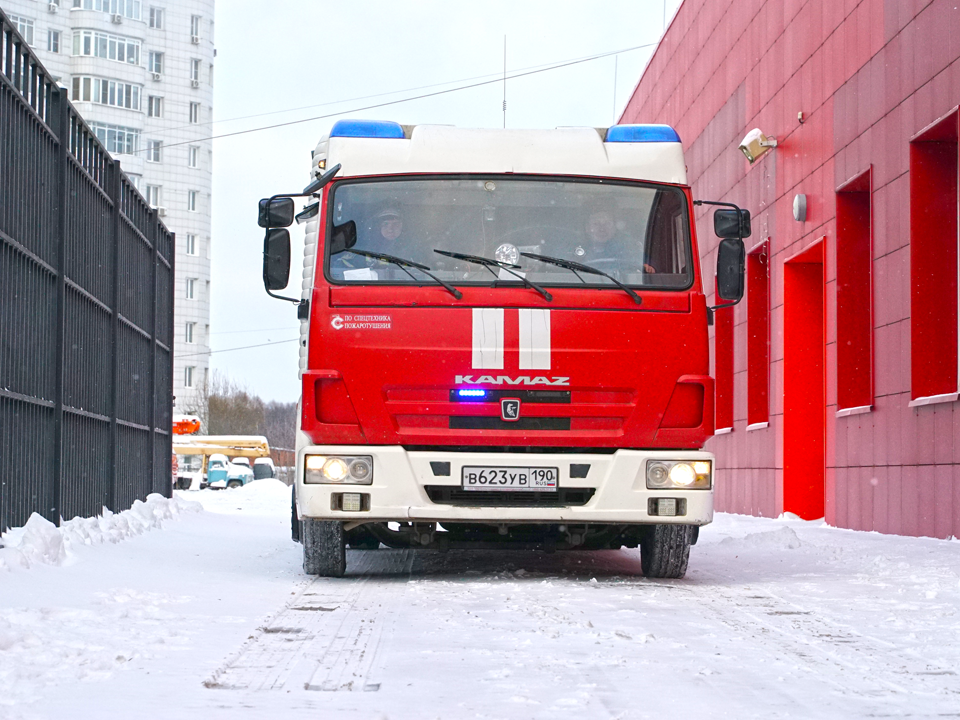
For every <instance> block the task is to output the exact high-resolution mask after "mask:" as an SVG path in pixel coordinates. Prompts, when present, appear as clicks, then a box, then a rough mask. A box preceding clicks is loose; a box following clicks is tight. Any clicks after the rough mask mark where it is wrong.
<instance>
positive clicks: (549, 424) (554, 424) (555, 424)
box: [450, 415, 570, 430]
mask: <svg viewBox="0 0 960 720" xmlns="http://www.w3.org/2000/svg"><path fill="white" fill-rule="evenodd" d="M450 429H451V430H569V429H570V418H568V417H526V418H520V419H519V420H509V421H508V420H502V419H500V418H498V417H490V416H475V415H451V416H450Z"/></svg>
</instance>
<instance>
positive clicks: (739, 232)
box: [713, 209, 750, 240]
mask: <svg viewBox="0 0 960 720" xmlns="http://www.w3.org/2000/svg"><path fill="white" fill-rule="evenodd" d="M713 231H714V232H715V233H716V234H717V237H720V238H740V239H741V240H742V239H743V238H748V237H750V211H749V210H741V211H740V212H737V211H736V210H727V209H721V210H716V211H715V212H714V213H713Z"/></svg>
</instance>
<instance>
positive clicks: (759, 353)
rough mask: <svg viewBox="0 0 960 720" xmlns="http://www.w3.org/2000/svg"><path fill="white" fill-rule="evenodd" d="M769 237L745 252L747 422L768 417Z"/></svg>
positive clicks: (761, 421)
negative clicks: (747, 252) (748, 251)
mask: <svg viewBox="0 0 960 720" xmlns="http://www.w3.org/2000/svg"><path fill="white" fill-rule="evenodd" d="M769 258H770V240H769V239H767V240H764V241H763V242H762V243H760V245H758V246H757V247H756V248H754V249H753V250H751V251H750V253H749V254H748V255H747V425H748V426H750V425H757V424H759V423H765V422H769V421H770V405H769V400H768V395H769V388H770V271H769Z"/></svg>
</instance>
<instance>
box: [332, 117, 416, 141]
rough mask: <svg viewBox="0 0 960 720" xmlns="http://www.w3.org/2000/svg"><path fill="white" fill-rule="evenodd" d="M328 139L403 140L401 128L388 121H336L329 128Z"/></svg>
mask: <svg viewBox="0 0 960 720" xmlns="http://www.w3.org/2000/svg"><path fill="white" fill-rule="evenodd" d="M330 137H332V138H335V137H349V138H387V139H389V140H403V138H404V135H403V128H402V127H400V125H399V124H397V123H395V122H390V121H389V120H337V122H335V123H334V124H333V127H332V128H330Z"/></svg>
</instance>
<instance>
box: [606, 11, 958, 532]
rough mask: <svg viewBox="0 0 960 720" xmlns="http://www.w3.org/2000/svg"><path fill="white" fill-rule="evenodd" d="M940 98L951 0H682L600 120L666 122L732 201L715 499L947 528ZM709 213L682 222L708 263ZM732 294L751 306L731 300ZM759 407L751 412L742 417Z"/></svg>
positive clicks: (949, 344)
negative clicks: (734, 263) (735, 214)
mask: <svg viewBox="0 0 960 720" xmlns="http://www.w3.org/2000/svg"><path fill="white" fill-rule="evenodd" d="M958 104H960V10H958V9H957V3H956V2H955V0H934V1H932V2H931V1H929V0H685V2H684V3H683V4H682V6H681V7H680V9H679V11H678V12H677V15H676V16H675V18H674V20H673V22H672V23H671V25H670V27H669V29H668V30H667V32H666V34H665V36H664V38H663V40H662V42H661V43H660V46H659V48H658V49H657V51H656V53H655V55H654V56H653V58H652V59H651V61H650V64H649V65H648V67H647V69H646V71H645V72H644V74H643V77H642V78H641V80H640V82H639V84H638V85H637V88H636V90H635V91H634V94H633V96H632V98H631V100H630V102H629V104H628V105H627V107H626V110H625V111H624V113H623V116H622V118H621V122H623V123H633V122H663V123H668V124H670V125H673V126H674V127H675V128H676V129H677V131H678V132H679V134H680V137H681V138H682V140H683V142H684V148H685V151H686V154H687V163H688V176H689V179H690V182H691V184H692V186H693V189H694V196H695V197H696V198H702V199H709V200H726V201H730V202H736V203H738V204H740V205H741V206H742V207H745V208H747V209H749V210H750V211H751V213H752V214H753V236H752V237H751V238H750V239H749V240H747V251H748V253H750V252H751V251H752V252H753V256H752V258H748V265H749V264H750V261H751V259H752V260H753V263H754V264H753V266H752V270H751V272H750V273H748V275H750V278H748V284H747V291H746V292H747V297H745V300H744V302H742V303H741V304H740V305H738V306H737V307H736V308H734V311H733V323H732V325H733V343H732V344H733V365H732V367H733V378H732V380H733V382H732V387H733V391H732V394H733V426H732V430H731V431H730V432H727V433H723V434H720V435H717V436H716V437H714V438H713V439H712V440H711V441H710V443H709V444H708V448H709V449H710V450H712V451H713V452H715V453H716V454H717V459H718V463H717V464H718V473H717V485H716V493H717V498H716V499H717V507H718V509H720V510H725V511H731V512H740V513H750V514H756V515H764V516H776V515H778V514H779V513H781V512H783V511H784V510H787V511H794V512H799V513H800V514H803V515H810V514H812V513H816V512H817V507H818V504H817V503H818V502H819V507H821V508H822V512H823V513H825V516H826V519H827V521H828V522H829V523H831V524H834V525H838V526H842V527H849V528H853V529H858V530H878V531H880V532H887V533H900V534H907V535H931V536H937V537H947V536H950V535H955V536H960V407H958V402H957V400H956V391H957V389H958V388H957V387H956V384H957V370H956V367H957V362H958V361H957V347H956V346H957V327H956V324H957V317H958V312H957V305H958V301H957V297H956V295H957V272H958V269H957V263H958V259H957V255H958V253H957V242H958V238H957V217H956V213H957V208H958V198H957V186H958V182H957V168H958V163H957V142H956V140H957V135H958V124H957V123H958V121H957V115H956V110H957V106H958ZM798 113H803V116H802V122H801V121H800V120H799V119H798ZM938 121H941V122H940V124H938V125H935V123H937V122H938ZM931 126H933V129H930V128H931ZM755 127H757V128H760V129H761V130H762V131H763V132H764V133H765V134H767V135H768V136H773V137H775V138H776V139H777V141H778V147H777V148H776V149H774V150H772V151H771V152H768V153H767V154H766V155H764V156H763V157H762V158H760V159H758V160H757V162H756V163H755V164H754V165H749V164H748V163H747V162H746V160H745V159H744V157H743V155H742V154H741V153H740V152H739V151H738V149H737V146H738V144H739V142H740V140H741V139H742V138H743V136H744V135H745V134H746V132H747V131H748V130H750V129H751V128H755ZM925 130H926V131H927V132H926V134H924V131H925ZM921 141H922V142H921ZM930 163H933V165H931V164H930ZM931 168H932V169H931ZM951 183H952V184H951ZM931 188H934V189H935V190H934V191H933V193H932V194H931ZM801 193H802V194H804V195H806V199H807V204H808V209H807V216H806V220H805V221H803V222H798V221H797V220H795V219H794V215H793V203H794V197H795V196H796V195H797V194H801ZM951 193H952V194H951ZM838 194H839V203H838ZM912 195H913V199H912V205H911V197H912ZM934 196H936V197H934ZM838 204H839V207H840V215H839V217H840V222H839V223H838ZM711 210H712V209H708V208H707V207H706V206H704V207H702V208H701V213H700V215H699V216H698V218H697V229H698V236H699V239H700V243H701V252H702V258H701V260H702V266H703V268H704V271H705V272H707V273H709V272H712V268H713V267H715V264H716V247H717V244H718V240H717V238H716V237H714V236H713V233H712V222H711ZM951 213H952V216H951ZM838 231H839V233H840V237H839V238H838ZM764 243H768V245H767V246H766V247H764ZM838 248H839V251H838ZM838 263H839V268H838ZM764 268H765V270H766V272H767V273H768V277H767V278H766V281H767V285H768V287H766V288H764V287H763V285H764V282H763V280H764V278H763V277H762V272H763V270H764ZM758 273H761V274H760V275H758ZM838 277H839V278H840V283H839V285H838ZM751 278H752V279H751ZM751 285H753V286H754V289H755V291H757V292H760V291H763V292H767V293H768V300H766V301H764V300H763V299H762V298H761V299H760V300H759V301H758V299H757V298H756V297H754V298H753V301H751V297H750V293H751ZM765 304H766V309H767V312H768V316H767V318H766V320H767V322H766V327H764V324H763V322H762V315H763V313H762V311H763V309H764V305H765ZM758 308H759V309H758ZM838 312H839V316H838ZM748 315H749V316H750V318H749V322H748ZM911 315H913V316H914V322H913V323H911ZM758 328H759V330H758ZM721 332H722V335H721V338H722V339H721V358H722V362H721V363H720V365H719V370H720V372H721V373H723V372H729V371H728V370H725V368H726V367H728V366H729V361H728V358H729V352H728V350H727V345H728V343H729V341H728V340H726V339H725V335H724V334H727V333H729V330H727V329H722V331H721ZM764 332H766V333H767V334H768V337H767V338H766V341H767V342H769V346H768V348H767V353H766V356H767V357H766V358H764V357H763V356H764V353H763V352H761V350H760V349H758V343H762V342H763V340H764V338H763V337H762V333H764ZM758 333H759V335H758ZM838 343H839V345H840V346H842V347H843V350H842V351H840V352H838ZM759 362H763V363H764V365H763V366H762V367H761V366H759V365H758V363H759ZM838 362H839V363H840V365H839V367H838ZM764 378H766V379H765V380H764ZM764 382H765V383H766V384H767V387H766V390H767V392H766V399H763V398H761V393H762V391H763V389H764V388H763V384H764ZM722 385H723V384H722V382H720V381H719V380H718V386H722ZM838 385H839V387H838ZM785 391H786V393H787V395H786V397H785ZM930 394H936V395H938V397H935V398H932V399H931V398H927V399H919V400H918V398H923V397H925V396H927V395H930ZM764 402H766V403H768V407H767V410H768V416H769V417H768V421H767V424H766V425H764V424H763V423H762V422H754V423H753V424H750V421H751V420H752V419H756V418H758V417H762V415H763V413H762V412H760V411H761V410H762V407H760V405H762V403H764ZM924 403H925V404H924ZM758 404H759V405H758ZM758 413H759V414H758ZM955 413H957V415H956V417H955ZM748 424H750V429H749V430H748ZM818 473H822V477H820V475H819V474H818Z"/></svg>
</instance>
